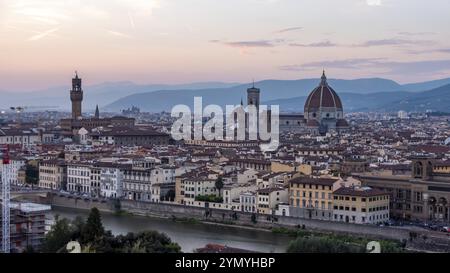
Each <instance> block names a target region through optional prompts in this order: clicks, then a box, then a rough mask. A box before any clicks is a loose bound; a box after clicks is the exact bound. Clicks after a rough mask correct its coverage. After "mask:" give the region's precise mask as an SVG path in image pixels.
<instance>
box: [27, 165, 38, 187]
mask: <svg viewBox="0 0 450 273" xmlns="http://www.w3.org/2000/svg"><path fill="white" fill-rule="evenodd" d="M25 183H27V184H29V185H37V184H38V183H39V169H38V168H37V167H36V166H34V165H31V164H27V165H25Z"/></svg>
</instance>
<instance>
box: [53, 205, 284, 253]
mask: <svg viewBox="0 0 450 273" xmlns="http://www.w3.org/2000/svg"><path fill="white" fill-rule="evenodd" d="M88 213H89V212H88V211H83V210H75V209H67V208H53V209H52V211H51V213H50V215H49V217H50V218H54V216H55V215H59V216H60V217H63V218H68V219H74V218H75V217H76V216H78V215H79V216H82V217H87V215H88ZM101 216H102V222H103V225H104V226H105V229H107V230H111V232H112V233H113V234H115V235H117V234H126V233H127V232H139V231H145V230H156V231H159V232H164V233H166V234H167V235H168V236H169V237H170V238H171V239H172V241H174V242H176V243H178V244H179V245H180V246H181V249H182V251H183V252H192V251H193V250H194V249H196V248H199V247H204V246H205V245H206V244H209V243H217V244H222V245H227V246H230V247H236V248H241V249H248V250H253V251H259V252H265V253H282V252H285V250H286V248H287V246H288V244H289V241H290V240H291V239H292V238H290V237H288V236H286V235H282V234H274V233H272V232H267V231H259V230H250V229H242V228H236V227H231V226H230V227H229V226H225V227H224V226H217V225H208V224H201V223H184V222H174V221H172V220H169V219H160V218H150V217H141V216H134V215H133V216H131V215H116V214H112V213H103V212H102V213H101Z"/></svg>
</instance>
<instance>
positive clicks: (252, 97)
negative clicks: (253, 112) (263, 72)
mask: <svg viewBox="0 0 450 273" xmlns="http://www.w3.org/2000/svg"><path fill="white" fill-rule="evenodd" d="M259 94H260V90H259V88H256V87H255V83H254V82H253V86H252V87H251V88H248V89H247V105H254V106H256V109H258V110H259Z"/></svg>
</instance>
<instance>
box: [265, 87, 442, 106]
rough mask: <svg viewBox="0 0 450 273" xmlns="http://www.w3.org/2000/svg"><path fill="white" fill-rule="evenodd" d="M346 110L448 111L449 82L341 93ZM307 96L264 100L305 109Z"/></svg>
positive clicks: (267, 102)
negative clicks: (418, 89)
mask: <svg viewBox="0 0 450 273" xmlns="http://www.w3.org/2000/svg"><path fill="white" fill-rule="evenodd" d="M339 96H340V98H341V100H342V103H343V105H344V111H346V112H364V111H386V112H395V111H399V110H404V111H418V112H424V111H426V110H433V111H442V112H448V111H449V109H450V84H447V85H444V86H441V87H438V88H435V89H432V90H429V91H424V92H403V91H399V92H379V93H373V94H354V93H341V94H339ZM305 101H306V96H300V97H295V98H290V99H280V100H271V101H266V102H263V103H264V104H268V105H270V104H272V105H280V110H281V111H283V112H303V106H304V104H305Z"/></svg>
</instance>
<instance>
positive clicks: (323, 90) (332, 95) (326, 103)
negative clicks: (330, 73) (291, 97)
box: [304, 72, 342, 113]
mask: <svg viewBox="0 0 450 273" xmlns="http://www.w3.org/2000/svg"><path fill="white" fill-rule="evenodd" d="M322 107H327V108H336V109H337V110H342V102H341V99H340V98H339V96H338V95H337V93H336V91H334V90H333V88H331V87H330V86H329V85H328V83H327V78H326V76H325V72H324V73H323V75H322V82H321V83H320V85H319V86H318V87H316V88H315V89H314V90H313V91H312V92H311V93H310V94H309V96H308V98H307V99H306V102H305V109H304V110H305V113H307V112H313V111H315V110H317V109H319V108H322Z"/></svg>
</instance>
